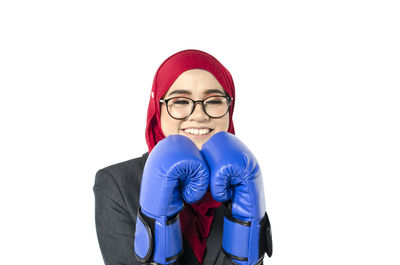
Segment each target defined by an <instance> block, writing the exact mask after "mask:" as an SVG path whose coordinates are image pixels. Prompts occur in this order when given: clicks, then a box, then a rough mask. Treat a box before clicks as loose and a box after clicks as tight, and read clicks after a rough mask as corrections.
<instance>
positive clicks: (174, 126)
mask: <svg viewBox="0 0 400 265" xmlns="http://www.w3.org/2000/svg"><path fill="white" fill-rule="evenodd" d="M225 95H226V94H225V90H224V89H223V88H222V86H221V84H220V83H219V82H218V80H217V79H216V78H215V77H214V76H213V75H212V74H211V73H210V72H208V71H205V70H200V69H192V70H188V71H186V72H183V73H182V74H181V75H180V76H179V77H178V78H177V79H176V80H175V82H174V83H173V84H172V86H171V87H170V89H169V90H168V91H167V93H166V94H165V96H164V98H163V99H169V98H172V97H188V98H191V99H193V100H202V99H205V98H207V97H210V96H225ZM228 127H229V113H227V114H226V115H225V116H223V117H221V118H210V117H209V116H208V115H207V114H206V113H205V112H204V110H203V107H202V106H201V103H197V104H196V105H195V109H194V111H193V113H192V114H191V115H190V116H189V117H188V118H186V119H184V120H177V119H174V118H172V117H171V116H170V115H169V114H168V112H167V106H166V104H165V103H161V129H162V131H163V133H164V135H165V137H167V136H168V135H174V134H180V135H184V136H187V137H189V138H190V139H191V140H192V141H193V142H194V143H195V144H196V146H197V147H198V148H199V149H201V147H202V146H203V144H204V143H205V142H207V141H208V139H210V137H211V136H212V135H214V134H216V133H217V132H221V131H228Z"/></svg>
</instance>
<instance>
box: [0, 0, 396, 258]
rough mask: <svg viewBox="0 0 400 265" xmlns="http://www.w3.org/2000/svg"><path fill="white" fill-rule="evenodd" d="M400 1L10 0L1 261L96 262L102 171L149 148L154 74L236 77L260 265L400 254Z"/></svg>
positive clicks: (5, 5) (2, 100)
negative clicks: (262, 250)
mask: <svg viewBox="0 0 400 265" xmlns="http://www.w3.org/2000/svg"><path fill="white" fill-rule="evenodd" d="M396 2H398V1H382V0H380V1H355V0H336V1H317V0H315V1H285V0H280V1H265V2H264V3H262V2H261V1H260V2H257V1H246V2H245V1H171V0H168V1H99V0H97V1H83V0H79V1H72V0H70V1H11V0H10V1H1V3H0V38H1V39H0V88H1V94H0V117H1V120H0V122H1V124H0V125H1V130H0V134H1V137H0V155H1V157H0V158H1V163H0V167H1V172H0V176H1V180H0V204H1V208H0V209H1V213H0V214H1V218H0V224H1V225H0V244H1V246H0V249H1V250H0V253H1V254H0V263H1V264H7V265H8V264H102V257H101V253H100V250H99V247H98V242H97V238H96V233H95V223H94V196H93V192H92V186H93V183H94V175H95V173H96V171H97V170H98V169H100V168H103V167H105V166H108V165H111V164H114V163H117V162H121V161H125V160H128V159H131V158H134V157H137V156H139V155H141V154H142V153H144V152H146V150H147V149H146V148H147V146H146V143H145V138H144V129H145V117H146V111H147V104H148V99H149V94H150V89H151V85H152V81H153V76H154V74H155V72H156V70H157V68H158V66H159V65H160V64H161V62H162V61H163V60H164V59H166V58H167V57H168V56H169V55H171V54H173V53H175V52H177V51H180V50H182V49H188V48H195V49H201V50H204V51H206V52H209V53H210V54H212V55H214V56H215V57H216V58H218V59H219V60H220V61H221V62H222V63H223V64H224V65H225V66H226V67H227V68H228V69H229V70H230V72H231V73H232V76H233V78H234V81H235V85H236V91H237V97H236V99H237V101H236V109H235V114H234V122H235V127H236V132H237V136H238V137H239V138H240V139H242V140H243V141H244V142H245V143H246V145H248V147H249V148H250V149H251V150H252V151H253V152H254V154H255V155H256V156H257V158H258V160H259V162H260V164H261V168H262V170H263V175H264V184H265V193H266V199H267V210H268V213H269V215H270V219H271V223H272V231H273V240H274V255H273V256H272V258H271V259H267V260H266V264H281V265H288V264H307V265H310V264H324V265H329V264H335V265H337V264H385V265H386V264H400V257H399V254H398V252H399V246H400V229H399V223H400V212H399V202H400V195H399V187H400V185H399V184H398V183H399V182H398V179H399V177H400V165H399V164H400V141H399V135H400V125H399V123H400V119H399V116H400V115H399V113H400V106H399V105H400V104H399V101H400V97H399V89H400V80H399V79H400V77H399V76H400V52H399V50H400V49H399V47H400V36H399V35H400V15H399V14H400V9H399V6H398V4H397V3H396Z"/></svg>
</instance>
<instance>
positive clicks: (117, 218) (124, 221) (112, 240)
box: [93, 170, 140, 265]
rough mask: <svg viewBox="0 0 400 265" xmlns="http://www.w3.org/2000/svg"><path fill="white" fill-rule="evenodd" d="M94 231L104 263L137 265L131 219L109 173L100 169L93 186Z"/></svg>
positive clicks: (107, 264)
mask: <svg viewBox="0 0 400 265" xmlns="http://www.w3.org/2000/svg"><path fill="white" fill-rule="evenodd" d="M93 191H94V195H95V217H96V231H97V238H98V241H99V245H100V249H101V253H102V255H103V259H104V263H105V264H106V265H123V264H124V265H128V264H129V265H139V264H140V263H138V262H137V261H136V258H135V256H134V252H133V242H134V234H135V231H134V227H135V223H134V220H133V219H132V218H131V216H130V215H129V213H128V211H127V208H126V205H125V202H124V200H123V198H122V195H121V192H120V190H119V188H118V186H117V184H116V182H115V180H114V178H113V177H112V175H111V174H110V173H108V172H107V171H105V170H99V171H98V172H97V174H96V181H95V185H94V187H93Z"/></svg>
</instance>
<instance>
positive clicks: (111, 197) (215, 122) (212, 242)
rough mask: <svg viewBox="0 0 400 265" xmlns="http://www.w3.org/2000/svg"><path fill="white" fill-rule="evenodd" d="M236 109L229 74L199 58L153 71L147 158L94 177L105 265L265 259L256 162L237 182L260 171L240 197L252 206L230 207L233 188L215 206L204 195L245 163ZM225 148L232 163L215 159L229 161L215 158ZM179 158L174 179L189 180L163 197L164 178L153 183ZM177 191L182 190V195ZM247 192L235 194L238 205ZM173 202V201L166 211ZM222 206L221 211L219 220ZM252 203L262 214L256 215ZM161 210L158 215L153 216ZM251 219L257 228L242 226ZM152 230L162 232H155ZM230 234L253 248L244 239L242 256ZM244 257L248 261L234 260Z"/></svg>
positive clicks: (184, 55) (267, 241)
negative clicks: (224, 172) (238, 235)
mask: <svg viewBox="0 0 400 265" xmlns="http://www.w3.org/2000/svg"><path fill="white" fill-rule="evenodd" d="M234 100H235V89H234V84H233V80H232V77H231V75H230V73H229V72H228V70H227V69H226V68H225V67H224V66H223V65H222V64H221V63H220V62H219V61H218V60H217V59H215V58H214V57H213V56H211V55H209V54H207V53H205V52H202V51H199V50H184V51H181V52H178V53H176V54H174V55H172V56H170V57H169V58H167V59H166V60H165V61H164V62H163V63H162V64H161V66H160V67H159V69H158V71H157V73H156V75H155V77H154V81H153V87H152V91H151V94H150V102H149V107H148V113H147V125H146V141H147V145H148V148H149V152H147V153H145V154H143V155H142V156H141V157H138V158H136V159H132V160H129V161H126V162H122V163H119V164H115V165H112V166H109V167H106V168H103V169H101V170H99V171H98V172H97V174H96V181H95V185H94V193H95V199H96V229H97V235H98V240H99V244H100V248H101V251H102V255H103V259H104V262H105V264H142V263H148V264H150V263H151V262H155V263H156V264H157V263H159V264H181V265H183V264H262V257H263V256H264V252H265V251H267V253H268V255H271V253H272V241H271V237H270V230H269V221H268V217H267V215H266V213H265V215H264V212H265V205H263V203H258V201H263V199H264V197H263V196H264V195H263V190H262V178H261V172H259V167H258V164H257V163H256V160H255V158H254V159H252V160H250V161H254V163H252V165H254V168H253V169H252V173H249V174H247V176H246V181H241V183H242V182H243V183H244V182H245V183H248V181H247V180H248V179H249V177H248V176H250V175H251V174H253V173H254V172H259V173H257V174H256V176H255V175H254V174H253V175H251V177H250V178H251V179H256V180H257V181H256V182H252V183H253V184H252V187H250V189H253V191H254V192H253V193H252V194H255V195H254V196H253V197H251V198H250V197H249V198H248V201H252V203H250V204H248V205H244V204H243V202H240V200H239V199H238V198H239V197H243V196H242V195H241V194H239V195H238V196H236V197H235V194H238V193H239V192H240V191H239V189H236V188H235V187H229V188H227V187H225V188H224V190H232V191H233V192H231V193H232V194H231V193H230V194H229V195H227V194H223V195H222V197H221V196H220V197H219V198H218V200H219V201H220V202H218V201H216V200H214V198H213V196H214V197H217V196H218V195H217V194H216V193H213V194H211V193H210V189H211V192H212V191H215V190H217V189H216V188H215V187H217V186H221V185H220V184H218V181H220V182H221V181H222V182H223V183H228V182H229V181H227V180H218V177H214V178H213V177H212V176H213V175H218V174H219V173H218V172H220V171H221V168H225V167H226V165H227V164H232V163H236V162H232V161H234V160H235V159H236V158H237V157H241V155H242V154H243V153H247V154H246V156H247V157H252V155H251V153H250V151H249V150H248V149H246V147H245V146H244V145H243V144H242V143H241V142H240V141H239V140H238V139H236V137H235V136H234V135H233V134H234V132H235V131H234V126H233V121H232V114H233V109H234ZM224 132H225V133H224ZM226 132H229V133H226ZM212 136H215V137H212ZM211 138H212V139H215V140H210V139H211ZM188 139H190V140H191V141H190V140H188ZM205 143H207V144H206V145H207V146H206V145H205ZM203 145H204V146H205V147H207V148H203ZM221 146H223V147H226V146H231V147H232V148H233V149H232V148H221ZM174 147H177V148H174ZM202 148H203V149H204V150H202ZM153 149H154V150H153ZM225 149H226V150H229V152H230V154H237V155H236V158H232V157H231V158H227V159H228V160H221V159H218V158H217V157H215V155H221V156H222V157H229V156H227V155H226V154H224V153H223V152H225V151H224V150H225ZM173 150H175V153H174V151H173ZM176 150H178V151H176ZM200 150H201V151H200ZM202 152H203V153H202ZM149 153H150V155H149ZM187 158H188V159H191V160H190V161H189V162H186V165H184V167H186V168H184V169H181V172H188V171H190V172H191V173H190V174H191V175H190V174H189V175H190V177H187V178H186V180H183V181H182V175H181V176H178V178H175V179H174V180H172V181H171V183H172V184H171V183H168V185H166V186H168V187H171V189H170V190H169V191H166V188H163V187H164V186H163V187H161V186H160V185H157V183H158V182H157V181H161V182H162V181H165V179H171V178H170V177H168V176H166V174H167V173H166V170H164V172H161V173H159V175H157V174H158V172H160V170H163V169H162V168H165V167H168V169H169V170H167V171H168V172H170V171H171V170H170V169H171V168H170V167H171V166H172V165H176V163H177V162H179V161H183V160H185V161H186V159H187ZM165 161H172V162H171V163H170V164H168V165H166V163H169V162H165ZM218 163H223V164H218ZM181 164H182V163H181ZM145 165H146V167H145ZM193 165H195V166H193ZM155 172H156V173H155ZM178 175H179V174H178ZM242 175H243V174H242ZM244 175H246V174H244ZM228 177H229V176H228ZM214 180H216V181H214ZM168 181H169V180H168ZM177 181H180V182H179V183H178V182H177ZM193 181H197V182H193ZM190 182H192V183H194V184H193V185H192V184H190ZM215 183H217V184H215ZM185 185H186V186H185ZM208 185H210V189H209V190H207V188H208ZM246 185H247V186H246V190H248V189H249V185H248V184H246ZM183 186H185V187H187V189H188V190H187V193H185V187H183ZM239 186H240V185H239ZM193 187H194V188H193ZM235 190H237V191H238V192H235ZM247 193H248V192H243V194H244V196H245V197H246V196H247ZM185 194H186V195H185ZM171 198H174V199H173V200H175V201H172V202H171ZM182 198H183V200H182ZM235 198H236V199H235ZM254 198H255V199H254ZM182 202H183V203H184V207H183V209H182ZM221 202H224V204H225V206H226V208H227V211H225V213H224V205H223V204H222V203H221ZM254 203H255V204H257V205H260V207H258V206H257V207H254V205H253V204H254ZM236 206H238V207H236ZM239 208H240V209H246V210H245V211H244V212H246V213H247V215H246V214H244V215H243V214H242V213H239V212H238V211H236V212H235V209H239ZM256 208H257V211H256V210H255V209H256ZM160 209H164V210H165V209H166V212H162V213H161V212H160V211H161V210H160ZM249 209H250V210H249ZM255 212H257V213H255ZM258 212H262V215H260V214H258ZM227 213H228V214H227ZM235 214H236V215H235ZM224 215H225V217H224ZM255 216H257V218H258V219H257V218H256V219H254V218H255ZM252 218H253V219H252ZM228 219H229V220H233V221H232V222H230V221H229V220H228ZM235 220H236V221H235ZM251 220H253V223H254V224H255V225H251V226H250V223H251ZM254 220H256V221H254ZM224 222H225V227H226V228H225V231H224V229H223V223H224ZM160 223H161V225H160ZM160 227H162V230H157V229H161V228H160ZM248 227H249V228H248ZM250 227H251V228H250ZM230 228H231V229H233V230H232V231H242V232H243V233H244V234H246V236H247V234H249V235H250V238H251V240H249V239H248V238H247V239H246V240H247V241H249V242H250V243H249V244H247V243H246V244H244V245H245V248H246V250H244V248H243V247H242V246H241V245H243V242H237V241H238V240H237V238H236V239H232V237H231V236H232V235H234V234H235V233H233V232H232V231H228V229H230ZM253 228H254V229H253ZM246 229H250V230H251V231H253V232H251V233H253V234H251V233H250V232H249V231H248V230H246ZM159 231H163V232H159ZM164 232H165V234H163V233H164ZM165 238H167V239H168V240H167V242H168V243H165V242H166V241H165ZM246 240H245V241H246ZM182 242H183V244H182ZM232 242H233V244H232ZM251 242H253V243H254V242H255V243H254V244H253V243H251ZM222 245H224V248H223V249H222ZM161 248H163V250H162V251H161V250H160V249H161ZM243 251H244V252H246V253H245V254H243V255H242V253H244V252H243ZM167 252H170V253H169V254H170V255H169V254H168V253H167ZM250 252H251V253H250ZM171 253H174V254H171ZM235 254H240V255H235ZM252 255H253V256H252Z"/></svg>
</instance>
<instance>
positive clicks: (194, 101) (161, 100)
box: [160, 96, 233, 120]
mask: <svg viewBox="0 0 400 265" xmlns="http://www.w3.org/2000/svg"><path fill="white" fill-rule="evenodd" d="M213 97H222V98H226V99H227V100H228V108H227V110H226V112H225V113H224V114H223V115H221V116H218V117H213V116H211V115H209V114H208V113H207V111H206V107H205V106H204V101H206V100H207V99H209V98H213ZM175 98H185V99H188V100H190V101H192V102H193V107H192V111H191V112H190V114H189V115H187V116H186V117H184V118H175V117H174V116H172V115H171V113H170V112H169V108H168V101H170V100H171V99H175ZM232 100H233V98H231V97H228V96H209V97H206V98H205V99H203V100H193V99H191V98H188V97H172V98H169V99H160V103H165V104H166V107H167V112H168V114H169V116H171V117H172V118H174V119H176V120H185V119H187V118H189V117H190V115H192V114H193V112H194V109H195V108H196V104H197V103H201V106H202V107H203V111H204V113H205V114H206V115H207V116H208V117H210V118H213V119H219V118H222V117H224V116H225V115H226V114H227V113H228V112H229V108H230V107H231V102H232Z"/></svg>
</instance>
